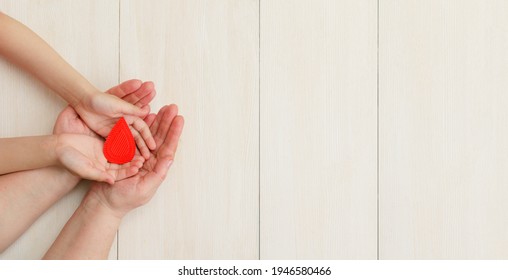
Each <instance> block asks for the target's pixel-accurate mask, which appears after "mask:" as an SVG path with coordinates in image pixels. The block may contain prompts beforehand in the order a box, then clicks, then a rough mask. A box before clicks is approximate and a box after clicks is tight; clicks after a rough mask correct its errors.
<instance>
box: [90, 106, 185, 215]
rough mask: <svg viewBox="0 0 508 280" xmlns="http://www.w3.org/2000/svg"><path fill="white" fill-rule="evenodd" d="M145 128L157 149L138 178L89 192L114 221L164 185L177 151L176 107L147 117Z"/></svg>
mask: <svg viewBox="0 0 508 280" xmlns="http://www.w3.org/2000/svg"><path fill="white" fill-rule="evenodd" d="M147 124H148V125H149V126H150V130H151V132H152V134H153V135H154V139H155V142H156V144H157V148H156V149H155V150H154V151H152V156H151V157H150V158H149V159H148V160H146V161H145V162H144V163H143V166H142V167H141V168H140V169H139V172H138V174H137V175H135V176H132V177H130V178H127V179H125V180H121V181H117V182H115V184H114V185H112V186H110V185H108V184H104V183H100V182H95V183H93V184H92V187H91V189H90V195H92V196H94V197H95V198H97V199H99V200H100V202H101V204H102V205H105V206H107V208H108V209H110V210H111V213H112V214H113V215H115V216H117V217H123V216H124V215H125V214H126V213H127V212H129V211H130V210H132V209H134V208H136V207H139V206H141V205H143V204H145V203H147V202H148V201H149V200H150V199H151V198H152V196H153V195H154V193H155V191H156V190H157V188H158V187H159V185H160V184H161V183H162V181H164V179H165V178H166V174H167V172H168V170H169V167H170V166H171V164H172V162H173V159H174V156H175V153H176V150H177V146H178V140H179V138H180V135H181V133H182V129H183V126H184V120H183V117H182V116H178V108H177V106H176V105H170V106H164V107H163V108H162V109H161V110H160V111H159V113H158V114H157V116H156V117H155V118H153V117H149V118H148V119H147Z"/></svg>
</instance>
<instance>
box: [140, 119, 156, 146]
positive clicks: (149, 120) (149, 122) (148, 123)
mask: <svg viewBox="0 0 508 280" xmlns="http://www.w3.org/2000/svg"><path fill="white" fill-rule="evenodd" d="M156 117H157V115H156V114H148V115H147V116H146V117H145V119H144V120H143V121H145V123H146V125H148V126H149V127H150V126H152V124H153V122H154V121H155V118H156ZM155 144H157V143H155Z"/></svg>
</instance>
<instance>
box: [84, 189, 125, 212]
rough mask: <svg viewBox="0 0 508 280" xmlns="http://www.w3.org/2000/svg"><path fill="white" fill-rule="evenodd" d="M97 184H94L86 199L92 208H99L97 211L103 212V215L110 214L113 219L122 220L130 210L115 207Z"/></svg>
mask: <svg viewBox="0 0 508 280" xmlns="http://www.w3.org/2000/svg"><path fill="white" fill-rule="evenodd" d="M95 184H96V183H95ZM95 184H92V186H91V187H90V190H89V191H88V193H87V195H86V197H85V199H84V200H86V201H87V204H89V205H90V206H91V208H92V209H97V212H100V213H102V215H105V216H108V217H110V218H111V219H113V220H115V219H116V220H122V219H123V217H124V216H125V215H126V214H127V213H128V211H124V210H122V209H117V208H115V207H113V206H112V205H111V204H110V203H109V202H108V200H107V199H106V198H105V197H104V194H103V193H102V192H101V191H99V190H98V188H97V186H96V185H95Z"/></svg>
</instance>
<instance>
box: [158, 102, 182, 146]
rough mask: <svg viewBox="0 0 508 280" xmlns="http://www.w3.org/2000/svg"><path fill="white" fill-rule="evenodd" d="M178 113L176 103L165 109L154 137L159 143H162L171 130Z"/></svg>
mask: <svg viewBox="0 0 508 280" xmlns="http://www.w3.org/2000/svg"><path fill="white" fill-rule="evenodd" d="M177 115H178V107H177V106H176V105H175V104H171V105H169V106H168V108H167V109H166V110H165V111H164V114H163V115H162V118H161V120H160V123H159V127H158V129H157V132H155V135H154V138H155V139H157V142H158V144H162V142H164V139H165V138H166V134H167V133H168V131H169V127H170V126H171V123H172V122H173V119H174V118H175V117H176V116H177Z"/></svg>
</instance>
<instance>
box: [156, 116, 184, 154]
mask: <svg viewBox="0 0 508 280" xmlns="http://www.w3.org/2000/svg"><path fill="white" fill-rule="evenodd" d="M183 126H184V119H183V117H182V116H176V117H175V118H174V119H173V121H172V122H171V127H170V128H169V131H168V132H167V134H166V137H165V140H164V144H162V145H161V147H160V149H159V152H158V155H160V156H162V157H170V158H171V159H173V158H174V156H175V153H176V149H177V148H178V141H179V140H180V136H181V135H182V131H183Z"/></svg>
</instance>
